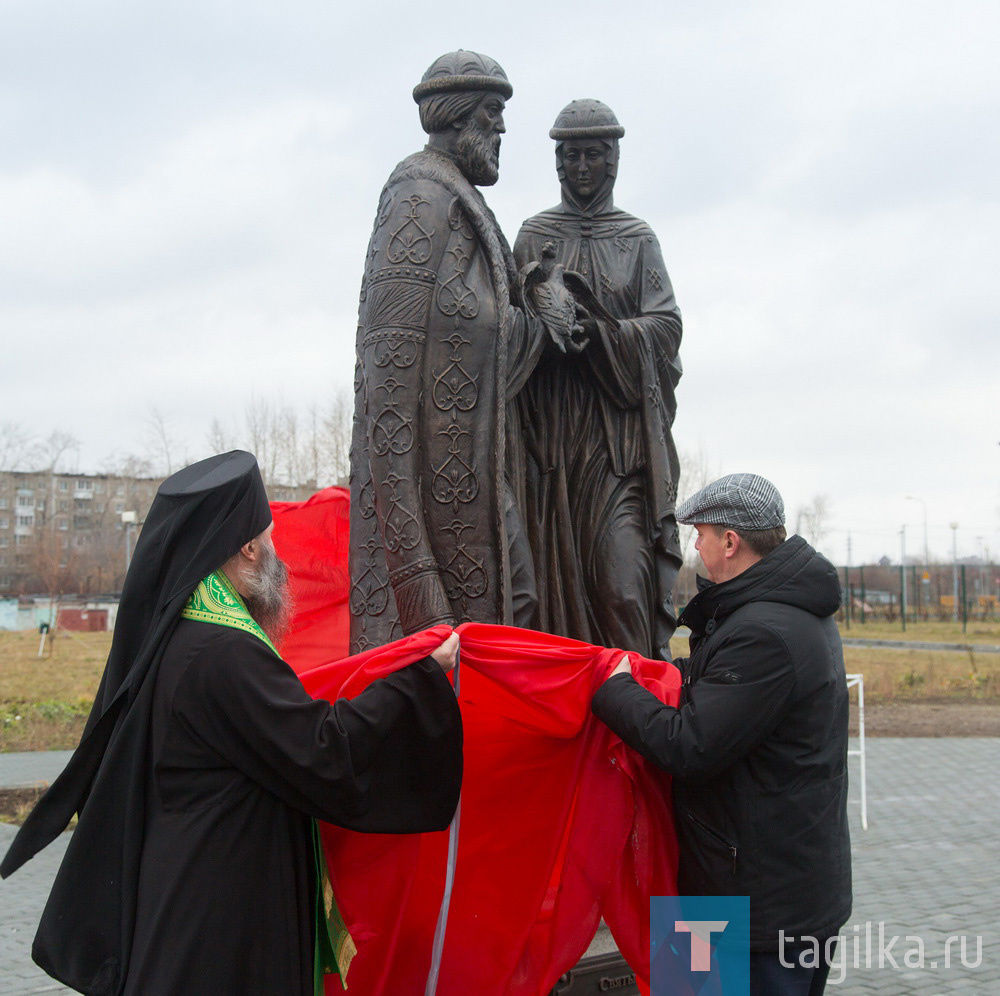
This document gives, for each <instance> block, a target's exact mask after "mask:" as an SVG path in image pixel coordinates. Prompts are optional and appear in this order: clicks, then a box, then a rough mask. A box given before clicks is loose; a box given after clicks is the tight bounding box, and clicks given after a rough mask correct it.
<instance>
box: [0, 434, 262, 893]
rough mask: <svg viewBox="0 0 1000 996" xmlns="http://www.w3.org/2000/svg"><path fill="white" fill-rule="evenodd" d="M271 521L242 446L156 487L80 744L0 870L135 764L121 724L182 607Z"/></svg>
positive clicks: (135, 749)
mask: <svg viewBox="0 0 1000 996" xmlns="http://www.w3.org/2000/svg"><path fill="white" fill-rule="evenodd" d="M270 522H271V510H270V507H269V505H268V502H267V495H266V493H265V491H264V484H263V481H262V480H261V476H260V471H259V469H258V467H257V461H256V459H255V458H254V456H253V455H252V454H250V453H246V452H244V451H242V450H233V451H232V452H230V453H223V454H221V455H219V456H214V457H209V458H208V459H207V460H201V461H199V462H198V463H195V464H192V465H191V466H190V467H185V468H184V469H183V470H180V471H178V472H177V473H176V474H174V475H173V476H172V477H169V478H167V480H165V481H164V482H163V484H161V485H160V488H159V490H158V491H157V494H156V498H155V499H154V500H153V504H152V506H151V508H150V510H149V513H148V515H147V516H146V521H145V523H144V525H143V528H142V532H141V533H140V535H139V540H138V542H137V543H136V547H135V553H134V555H133V557H132V562H131V564H130V566H129V569H128V573H127V575H126V577H125V583H124V585H123V587H122V595H121V601H120V603H119V606H118V616H117V621H116V623H115V632H114V637H113V638H112V643H111V652H110V654H109V656H108V662H107V665H106V667H105V670H104V676H103V677H102V679H101V685H100V688H99V689H98V692H97V697H96V699H95V701H94V705H93V708H92V709H91V713H90V717H89V718H88V720H87V725H86V727H85V729H84V733H83V737H82V738H81V740H80V745H79V747H77V749H76V751H75V753H74V755H73V757H72V758H71V759H70V761H69V764H68V765H67V766H66V769H65V770H64V772H63V773H62V775H60V777H59V778H58V779H56V781H55V782H54V783H53V785H52V787H51V788H50V789H49V790H48V792H46V794H45V795H44V796H43V797H42V799H41V800H40V801H39V803H38V805H37V806H36V807H35V808H34V810H33V811H32V812H31V814H30V815H29V817H28V819H27V820H26V821H25V824H24V826H23V827H22V828H21V830H20V832H19V833H18V835H17V837H16V838H15V839H14V842H13V843H12V844H11V846H10V849H9V850H8V852H7V854H6V856H5V858H4V860H3V863H2V864H0V876H3V877H6V876H8V875H10V874H11V873H12V872H14V871H16V870H17V869H18V868H19V867H20V866H21V865H22V864H24V862H25V861H27V860H28V859H29V858H31V857H33V856H34V855H35V854H37V853H38V852H39V851H40V850H41V849H42V848H43V847H45V846H46V845H47V844H49V843H50V842H51V841H52V840H53V839H54V838H55V837H56V836H58V834H60V833H61V832H62V831H63V830H64V829H65V828H66V825H67V824H68V823H69V821H70V819H71V818H72V816H73V814H74V813H76V812H78V811H80V812H81V813H82V810H83V808H84V805H85V803H86V801H87V799H88V797H89V796H90V793H91V790H92V787H93V783H94V780H95V778H97V777H98V776H100V777H102V778H108V777H113V772H114V771H115V770H116V769H117V768H120V767H124V768H137V767H138V766H139V765H141V763H142V761H143V758H144V747H145V745H144V743H143V742H142V741H141V739H139V740H135V739H133V740H132V742H131V743H130V744H129V749H128V750H127V751H125V750H123V747H124V745H123V743H122V727H123V726H124V725H125V720H126V717H127V716H128V714H129V713H130V712H131V711H132V708H133V704H134V703H135V701H136V698H137V696H138V695H139V694H140V692H141V691H142V689H144V688H148V687H151V685H152V683H153V680H152V679H154V678H155V670H156V665H157V664H158V663H159V657H160V654H161V653H162V650H163V647H164V645H165V643H166V640H167V638H168V637H169V636H170V634H171V633H172V632H173V629H174V627H175V626H176V625H177V620H178V619H179V618H180V611H181V609H182V608H183V607H184V603H185V602H186V601H187V598H188V596H189V595H190V594H191V592H192V591H193V590H194V589H195V587H196V586H197V584H198V582H199V581H201V579H202V578H204V577H206V576H207V575H208V574H210V573H211V572H212V571H214V570H216V569H218V568H219V567H221V566H222V565H223V564H224V563H225V562H226V561H227V560H228V559H229V558H230V557H231V556H232V555H233V554H234V553H236V552H237V551H238V550H239V548H240V547H241V546H242V545H243V544H244V543H246V542H248V541H249V540H251V539H253V538H254V537H255V536H257V535H259V534H260V533H261V532H263V531H264V530H265V529H266V528H267V526H268V524H269V523H270ZM131 725H132V727H133V730H134V728H135V724H134V723H132V724H131ZM138 725H139V726H140V727H143V728H144V726H145V723H144V722H141V723H139V724H138ZM134 732H138V731H137V730H134ZM116 758H117V759H119V760H120V761H121V764H118V763H117V762H116V760H115V759H116Z"/></svg>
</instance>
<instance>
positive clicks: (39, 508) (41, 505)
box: [35, 498, 45, 512]
mask: <svg viewBox="0 0 1000 996" xmlns="http://www.w3.org/2000/svg"><path fill="white" fill-rule="evenodd" d="M35 510H36V511H38V512H44V511H45V499H44V498H40V499H39V501H38V504H37V505H36V506H35Z"/></svg>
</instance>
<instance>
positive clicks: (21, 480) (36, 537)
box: [0, 470, 316, 598]
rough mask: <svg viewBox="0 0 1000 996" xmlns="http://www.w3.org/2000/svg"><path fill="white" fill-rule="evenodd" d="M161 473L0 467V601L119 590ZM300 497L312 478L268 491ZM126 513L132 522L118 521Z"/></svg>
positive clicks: (277, 496)
mask: <svg viewBox="0 0 1000 996" xmlns="http://www.w3.org/2000/svg"><path fill="white" fill-rule="evenodd" d="M162 482H163V478H162V477H132V476H127V475H118V474H61V473H54V472H50V471H17V470H14V471H11V470H7V471H2V470H0V598H6V597H9V596H14V595H22V594H26V593H29V592H34V593H45V594H47V595H52V596H54V595H61V594H69V593H78V594H86V593H93V592H107V591H119V590H120V589H121V584H122V581H123V580H124V577H125V565H126V560H127V553H126V542H128V544H129V547H130V549H134V547H135V540H136V537H137V536H138V529H139V528H141V524H142V522H143V521H144V520H145V518H146V513H147V512H148V511H149V506H150V505H151V504H152V502H153V498H154V496H155V495H156V490H157V488H158V487H159V486H160V484H161V483H162ZM268 491H269V495H270V497H271V499H272V500H274V501H304V500H305V499H306V498H308V497H310V496H311V495H312V494H313V493H314V492H315V491H316V484H315V482H313V481H309V482H306V484H302V485H296V486H289V485H275V486H274V487H272V488H269V489H268ZM126 512H134V513H135V517H134V518H135V522H136V524H137V526H126V525H123V523H122V513H126Z"/></svg>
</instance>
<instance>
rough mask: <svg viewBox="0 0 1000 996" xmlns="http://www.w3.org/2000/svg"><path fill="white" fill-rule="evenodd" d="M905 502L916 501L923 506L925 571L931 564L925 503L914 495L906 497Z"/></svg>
mask: <svg viewBox="0 0 1000 996" xmlns="http://www.w3.org/2000/svg"><path fill="white" fill-rule="evenodd" d="M906 500H907V501H918V502H920V504H921V505H922V506H923V509H924V569H925V570H926V569H927V567H928V565H929V564H930V562H931V555H930V551H929V548H928V546H927V502H925V501H924V500H923V498H917V497H915V496H914V495H907V496H906Z"/></svg>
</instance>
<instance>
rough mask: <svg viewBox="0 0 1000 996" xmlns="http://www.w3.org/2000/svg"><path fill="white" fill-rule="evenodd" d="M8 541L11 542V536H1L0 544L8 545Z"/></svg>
mask: <svg viewBox="0 0 1000 996" xmlns="http://www.w3.org/2000/svg"><path fill="white" fill-rule="evenodd" d="M8 543H10V537H8V536H0V546H7V544H8Z"/></svg>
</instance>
